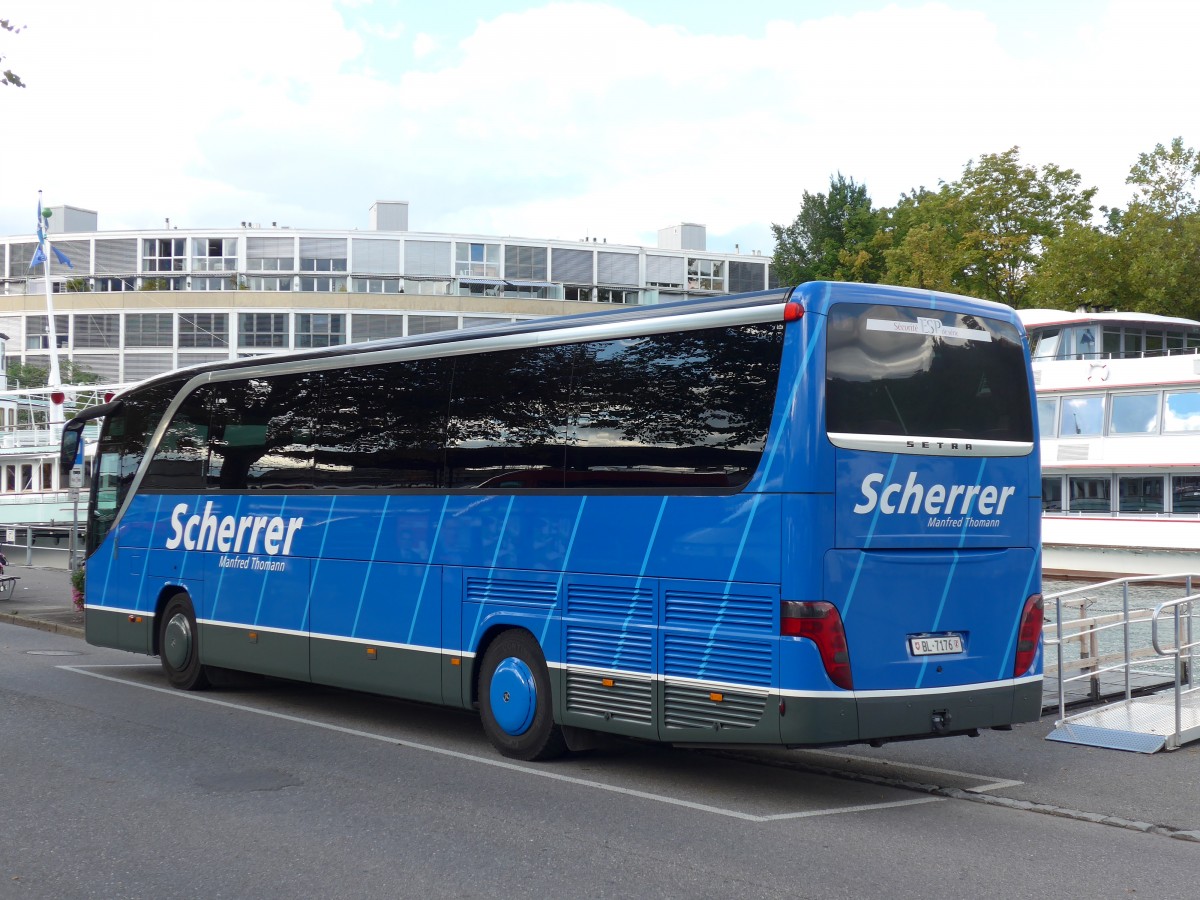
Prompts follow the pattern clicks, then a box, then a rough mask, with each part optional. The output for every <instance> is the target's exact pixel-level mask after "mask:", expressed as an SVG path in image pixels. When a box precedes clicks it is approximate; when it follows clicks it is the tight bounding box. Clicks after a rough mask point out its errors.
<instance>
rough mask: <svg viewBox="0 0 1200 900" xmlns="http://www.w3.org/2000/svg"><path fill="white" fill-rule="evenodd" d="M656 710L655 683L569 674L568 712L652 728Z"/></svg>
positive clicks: (578, 673) (604, 676)
mask: <svg viewBox="0 0 1200 900" xmlns="http://www.w3.org/2000/svg"><path fill="white" fill-rule="evenodd" d="M606 682H607V684H606ZM653 709H654V682H653V681H650V680H642V679H637V678H629V677H622V676H619V675H618V676H607V675H594V674H591V673H588V672H571V671H568V672H567V712H573V713H582V714H584V715H589V716H600V717H601V718H603V719H606V720H613V721H618V722H634V723H636V724H638V725H651V724H653V722H654V717H653Z"/></svg>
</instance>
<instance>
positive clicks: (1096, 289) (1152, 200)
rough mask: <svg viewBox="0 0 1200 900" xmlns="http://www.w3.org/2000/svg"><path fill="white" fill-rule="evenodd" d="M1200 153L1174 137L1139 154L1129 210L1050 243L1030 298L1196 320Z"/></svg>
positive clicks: (1199, 302) (1068, 230)
mask: <svg viewBox="0 0 1200 900" xmlns="http://www.w3.org/2000/svg"><path fill="white" fill-rule="evenodd" d="M1197 178H1200V154H1197V152H1196V151H1195V150H1193V149H1191V148H1185V147H1184V146H1183V140H1182V138H1175V139H1174V140H1173V141H1172V142H1171V146H1170V147H1169V148H1168V147H1164V146H1163V145H1162V144H1158V145H1157V146H1156V147H1155V148H1154V150H1152V151H1151V152H1150V153H1142V154H1139V156H1138V159H1137V162H1136V163H1134V165H1133V166H1132V167H1131V169H1130V173H1129V177H1128V178H1127V179H1126V183H1127V184H1131V185H1133V186H1134V188H1135V190H1136V193H1135V195H1134V197H1133V198H1132V199H1131V200H1130V203H1129V206H1128V208H1127V209H1124V210H1121V209H1112V210H1109V209H1104V208H1102V212H1104V213H1105V214H1106V216H1107V218H1106V221H1105V223H1104V224H1103V226H1101V227H1095V226H1073V227H1068V228H1066V229H1064V231H1063V233H1062V235H1061V236H1059V237H1057V238H1055V239H1052V240H1050V241H1048V242H1047V244H1046V248H1045V252H1044V254H1043V256H1042V260H1041V263H1040V265H1039V269H1038V277H1037V279H1036V282H1035V284H1034V286H1033V289H1032V291H1031V296H1032V297H1033V298H1034V299H1035V300H1036V302H1037V303H1038V304H1039V305H1044V306H1049V307H1054V308H1058V309H1075V308H1077V307H1079V306H1089V307H1092V308H1101V309H1128V310H1136V311H1138V312H1148V313H1158V314H1161V315H1175V316H1186V317H1188V318H1197V317H1200V254H1197V252H1196V248H1197V247H1198V246H1200V203H1197V200H1196V196H1195V194H1194V187H1195V183H1196V180H1197Z"/></svg>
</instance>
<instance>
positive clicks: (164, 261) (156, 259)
mask: <svg viewBox="0 0 1200 900" xmlns="http://www.w3.org/2000/svg"><path fill="white" fill-rule="evenodd" d="M186 246H187V241H186V240H184V239H183V238H144V239H143V240H142V271H143V272H182V271H183V270H184V268H185V265H184V264H185V262H186V260H187V256H186V250H185V248H186Z"/></svg>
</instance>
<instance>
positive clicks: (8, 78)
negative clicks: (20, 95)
mask: <svg viewBox="0 0 1200 900" xmlns="http://www.w3.org/2000/svg"><path fill="white" fill-rule="evenodd" d="M0 31H7V32H8V33H9V34H20V33H21V26H19V25H13V24H12V23H11V22H10V21H9V20H8V19H0ZM3 62H4V54H3V53H0V63H3ZM0 84H2V85H4V86H5V87H9V86H11V87H19V88H23V87H25V82H23V81H22V80H21V78H20V76H19V75H17V73H16V72H14V71H13V70H12V69H5V70H4V71H3V72H0Z"/></svg>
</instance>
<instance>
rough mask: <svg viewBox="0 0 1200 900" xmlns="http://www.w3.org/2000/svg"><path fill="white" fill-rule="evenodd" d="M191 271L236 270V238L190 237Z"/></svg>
mask: <svg viewBox="0 0 1200 900" xmlns="http://www.w3.org/2000/svg"><path fill="white" fill-rule="evenodd" d="M192 271H193V272H236V271H237V238H192Z"/></svg>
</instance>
